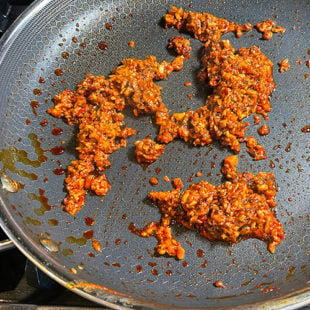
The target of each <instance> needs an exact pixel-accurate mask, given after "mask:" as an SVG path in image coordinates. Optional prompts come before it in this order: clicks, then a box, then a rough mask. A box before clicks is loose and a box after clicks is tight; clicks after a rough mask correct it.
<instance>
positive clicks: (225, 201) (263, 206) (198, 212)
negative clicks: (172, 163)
mask: <svg viewBox="0 0 310 310" xmlns="http://www.w3.org/2000/svg"><path fill="white" fill-rule="evenodd" d="M237 164H238V157H237V156H236V155H233V156H228V157H226V159H225V161H224V164H223V167H222V172H223V174H224V175H225V176H226V179H227V181H226V182H225V183H224V184H220V185H218V186H215V185H213V184H210V183H208V182H207V181H200V182H198V183H197V184H192V185H190V186H189V187H188V188H187V189H186V190H185V191H184V192H183V193H181V190H182V187H183V185H182V182H181V180H180V179H175V180H174V189H173V190H172V191H170V192H151V193H150V194H149V198H150V199H151V201H153V202H154V204H155V205H156V206H157V207H158V208H159V210H160V213H161V219H160V222H151V223H150V224H148V225H147V226H145V227H144V228H143V229H137V228H135V227H134V225H133V224H131V225H130V229H131V230H132V231H133V232H134V233H136V234H138V235H139V236H141V237H149V236H154V237H156V238H157V240H158V244H157V246H156V251H157V252H158V253H159V254H168V255H170V256H175V257H177V258H178V259H182V258H183V257H184V253H185V252H184V249H183V248H182V246H181V244H180V243H179V242H178V241H177V240H176V239H175V238H174V237H173V235H172V232H171V228H170V226H171V224H172V223H178V224H180V225H182V226H184V227H186V228H188V229H193V230H196V231H197V232H198V233H199V234H200V235H201V236H202V237H205V238H207V239H208V240H211V241H224V242H228V243H235V242H238V241H240V240H242V239H248V238H257V239H260V240H262V241H264V242H266V243H267V244H268V249H269V251H270V252H271V253H274V251H275V246H276V245H278V244H279V243H281V242H282V240H283V238H284V232H283V228H282V225H281V223H280V222H279V221H278V220H277V219H276V217H275V212H274V208H275V206H276V202H275V200H274V198H275V195H276V191H277V190H276V184H275V178H274V175H273V174H272V173H267V172H259V173H258V174H257V175H254V174H252V173H250V172H244V173H238V172H237V169H236V166H237Z"/></svg>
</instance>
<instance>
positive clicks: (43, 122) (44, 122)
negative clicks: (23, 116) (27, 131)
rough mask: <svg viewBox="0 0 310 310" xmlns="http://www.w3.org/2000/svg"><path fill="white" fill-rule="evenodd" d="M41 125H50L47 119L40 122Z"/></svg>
mask: <svg viewBox="0 0 310 310" xmlns="http://www.w3.org/2000/svg"><path fill="white" fill-rule="evenodd" d="M40 125H41V126H42V127H45V126H47V125H48V122H47V120H46V119H44V120H43V121H41V122H40Z"/></svg>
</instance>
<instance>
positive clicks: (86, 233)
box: [83, 230, 94, 239]
mask: <svg viewBox="0 0 310 310" xmlns="http://www.w3.org/2000/svg"><path fill="white" fill-rule="evenodd" d="M93 236H94V231H93V230H87V231H84V232H83V237H84V238H86V239H91V238H92V237H93Z"/></svg>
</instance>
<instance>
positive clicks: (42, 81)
mask: <svg viewBox="0 0 310 310" xmlns="http://www.w3.org/2000/svg"><path fill="white" fill-rule="evenodd" d="M39 83H40V84H43V83H45V79H44V77H42V76H40V78H39Z"/></svg>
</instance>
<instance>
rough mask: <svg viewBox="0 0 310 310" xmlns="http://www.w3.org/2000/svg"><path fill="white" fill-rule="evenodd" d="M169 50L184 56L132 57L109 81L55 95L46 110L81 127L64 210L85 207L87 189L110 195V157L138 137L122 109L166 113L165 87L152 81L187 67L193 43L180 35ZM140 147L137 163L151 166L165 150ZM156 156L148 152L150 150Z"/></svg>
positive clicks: (92, 79) (93, 80)
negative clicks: (168, 58) (162, 58)
mask: <svg viewBox="0 0 310 310" xmlns="http://www.w3.org/2000/svg"><path fill="white" fill-rule="evenodd" d="M170 46H171V47H173V48H175V49H176V50H177V51H180V52H181V53H183V52H184V53H185V56H183V55H179V56H177V57H176V58H175V59H174V60H173V61H172V62H171V63H170V62H166V61H162V62H161V63H159V62H157V60H156V57H155V56H148V57H146V59H144V60H140V59H135V58H129V59H125V60H123V61H122V64H121V65H120V66H119V67H116V68H115V69H114V70H113V72H112V75H110V77H109V79H106V78H105V77H104V76H93V75H90V74H89V75H87V77H86V79H85V80H82V81H81V82H80V83H79V84H78V87H77V90H76V91H74V92H72V91H70V90H65V91H63V92H61V93H60V94H58V95H56V96H55V97H54V108H52V109H48V110H47V112H48V113H50V114H51V115H53V116H55V117H58V118H60V117H63V118H65V119H66V120H67V122H68V124H69V125H71V124H77V125H78V128H79V132H78V134H77V140H78V146H77V148H76V150H77V151H78V159H77V160H74V161H72V163H71V165H70V166H69V167H68V171H67V177H66V179H65V183H66V188H67V191H68V195H67V197H66V198H65V199H64V201H63V208H64V210H65V211H67V212H68V213H70V214H71V215H74V214H76V213H77V212H78V211H79V210H80V209H81V207H82V206H83V205H84V203H85V195H86V190H92V191H94V192H95V193H96V194H97V195H106V194H107V192H108V191H109V189H110V184H109V182H108V180H107V178H106V176H105V174H104V171H105V170H107V169H109V168H110V166H111V164H110V162H109V155H110V154H112V153H113V152H115V151H117V150H118V149H119V148H120V147H125V146H126V138H127V137H128V136H131V135H133V134H134V133H135V130H134V129H132V128H127V127H126V126H125V122H124V115H123V114H122V113H121V111H122V110H123V109H124V108H125V106H130V107H132V108H133V113H134V115H136V116H137V115H139V114H145V113H156V116H157V114H158V115H159V116H158V117H160V115H161V113H164V114H165V115H166V114H168V110H167V108H166V106H165V105H164V104H163V102H162V98H161V95H160V91H161V87H159V86H157V85H156V84H155V83H154V81H153V80H161V79H165V78H166V77H167V76H168V75H169V74H171V73H172V72H173V71H176V70H181V69H182V68H183V63H184V60H185V59H186V58H187V57H188V53H189V51H190V49H189V40H187V39H182V38H181V37H177V38H176V40H173V39H172V40H170ZM141 143H142V144H140V143H139V142H138V143H137V152H136V156H137V160H140V161H141V162H147V163H151V162H152V161H153V160H156V157H157V156H159V155H160V154H161V153H162V152H163V150H164V146H159V147H158V145H157V144H156V143H154V145H153V144H152V143H150V142H149V141H148V140H143V142H141ZM149 148H151V151H152V152H153V153H152V152H150V153H152V155H150V153H149V154H148V153H147V152H148V151H149V150H150V149H149Z"/></svg>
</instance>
